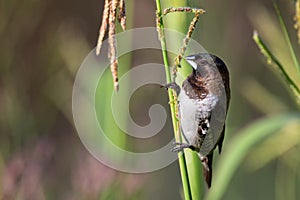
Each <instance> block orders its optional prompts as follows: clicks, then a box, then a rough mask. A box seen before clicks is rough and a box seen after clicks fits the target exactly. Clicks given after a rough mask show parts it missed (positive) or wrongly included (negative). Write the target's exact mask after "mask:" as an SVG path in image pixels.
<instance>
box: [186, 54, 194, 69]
mask: <svg viewBox="0 0 300 200" xmlns="http://www.w3.org/2000/svg"><path fill="white" fill-rule="evenodd" d="M184 59H185V60H186V61H187V62H188V63H189V64H190V65H191V66H192V67H193V68H194V69H195V70H196V69H197V63H196V62H195V56H187V57H185V58H184Z"/></svg>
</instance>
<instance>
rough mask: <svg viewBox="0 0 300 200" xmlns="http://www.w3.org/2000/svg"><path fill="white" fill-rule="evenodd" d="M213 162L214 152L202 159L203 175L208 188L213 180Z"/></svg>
mask: <svg viewBox="0 0 300 200" xmlns="http://www.w3.org/2000/svg"><path fill="white" fill-rule="evenodd" d="M212 162H213V153H210V154H209V155H207V156H206V157H205V158H204V159H202V166H203V176H204V178H205V181H206V184H207V186H208V188H210V186H211V180H212Z"/></svg>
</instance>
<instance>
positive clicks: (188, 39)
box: [172, 9, 205, 81]
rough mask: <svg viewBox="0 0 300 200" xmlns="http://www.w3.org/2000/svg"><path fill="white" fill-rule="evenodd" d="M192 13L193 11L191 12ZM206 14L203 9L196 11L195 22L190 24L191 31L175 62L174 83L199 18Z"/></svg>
mask: <svg viewBox="0 0 300 200" xmlns="http://www.w3.org/2000/svg"><path fill="white" fill-rule="evenodd" d="M190 10H192V9H190ZM190 10H189V11H190ZM180 11H181V10H180ZM190 12H192V11H190ZM204 12H205V11H204V10H202V9H197V10H195V17H194V18H193V20H192V21H191V23H190V26H189V30H188V32H187V34H186V36H185V38H184V39H183V44H182V46H181V48H180V50H179V54H178V55H177V57H176V58H175V61H174V67H173V70H172V77H173V81H175V79H176V76H177V71H178V69H177V68H178V67H179V66H180V62H181V59H182V58H183V55H184V53H185V51H186V48H187V45H188V43H189V41H190V39H191V37H192V34H193V32H194V30H195V27H196V24H197V22H198V21H199V17H200V15H201V14H203V13H204Z"/></svg>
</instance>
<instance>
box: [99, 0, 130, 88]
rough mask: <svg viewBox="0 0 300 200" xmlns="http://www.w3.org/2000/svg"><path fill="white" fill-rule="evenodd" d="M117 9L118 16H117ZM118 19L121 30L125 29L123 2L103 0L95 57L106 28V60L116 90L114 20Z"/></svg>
mask: <svg viewBox="0 0 300 200" xmlns="http://www.w3.org/2000/svg"><path fill="white" fill-rule="evenodd" d="M117 9H119V11H118V15H117ZM117 18H118V21H119V23H120V24H121V27H122V29H123V30H125V29H126V9H125V0H105V3H104V10H103V14H102V23H101V26H100V30H99V37H98V43H97V47H96V55H99V54H100V50H101V46H102V42H103V39H104V36H105V33H106V32H107V27H108V43H109V52H108V58H109V59H110V69H111V73H112V76H113V81H114V88H115V90H118V88H119V83H118V58H117V46H116V38H115V34H116V19H117Z"/></svg>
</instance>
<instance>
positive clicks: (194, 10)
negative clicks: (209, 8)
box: [163, 7, 206, 15]
mask: <svg viewBox="0 0 300 200" xmlns="http://www.w3.org/2000/svg"><path fill="white" fill-rule="evenodd" d="M174 12H192V13H199V14H204V13H205V12H206V11H205V10H203V9H201V8H190V7H178V8H173V7H170V8H166V9H164V13H163V15H167V14H169V13H174Z"/></svg>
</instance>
